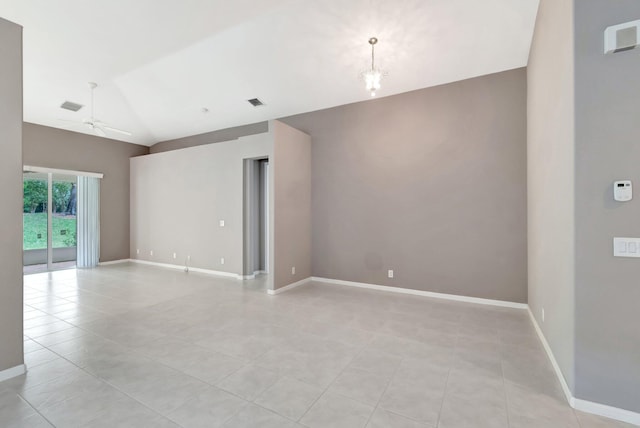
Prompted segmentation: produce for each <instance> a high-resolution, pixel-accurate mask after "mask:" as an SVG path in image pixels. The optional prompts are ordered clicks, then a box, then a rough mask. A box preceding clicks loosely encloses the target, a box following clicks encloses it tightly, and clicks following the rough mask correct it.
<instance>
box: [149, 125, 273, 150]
mask: <svg viewBox="0 0 640 428" xmlns="http://www.w3.org/2000/svg"><path fill="white" fill-rule="evenodd" d="M268 130H269V123H268V122H258V123H252V124H249V125H242V126H235V127H233V128H226V129H220V130H218V131H212V132H206V133H204V134H198V135H192V136H189V137H184V138H178V139H175V140H169V141H162V142H159V143H156V144H154V145H153V146H151V147H150V153H160V152H167V151H170V150H177V149H186V148H187V147H194V146H202V145H204V144H212V143H221V142H225V141H231V140H237V139H238V138H240V137H247V136H249V135H256V134H262V133H265V132H268Z"/></svg>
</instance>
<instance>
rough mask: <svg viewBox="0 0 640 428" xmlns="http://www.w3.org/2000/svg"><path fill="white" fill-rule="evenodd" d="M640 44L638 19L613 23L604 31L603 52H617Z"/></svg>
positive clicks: (639, 21) (639, 23) (639, 22)
mask: <svg viewBox="0 0 640 428" xmlns="http://www.w3.org/2000/svg"><path fill="white" fill-rule="evenodd" d="M639 46H640V20H638V21H631V22H625V23H624V24H618V25H613V26H611V27H608V28H607V29H606V30H605V31H604V53H605V54H609V53H618V52H624V51H628V50H631V49H636V48H638V47H639Z"/></svg>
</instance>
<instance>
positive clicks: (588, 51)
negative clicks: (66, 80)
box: [575, 0, 640, 412]
mask: <svg viewBox="0 0 640 428" xmlns="http://www.w3.org/2000/svg"><path fill="white" fill-rule="evenodd" d="M637 19H640V2H638V1H637V0H616V1H610V0H579V1H575V32H576V33H575V61H576V62H575V67H576V73H575V85H576V103H575V106H576V108H575V117H576V165H577V169H576V373H577V376H576V383H575V395H576V397H577V398H580V399H584V400H589V401H594V402H598V403H603V404H608V405H611V406H615V407H620V408H623V409H627V410H631V411H635V412H640V310H638V307H639V305H640V259H624V258H614V257H613V254H612V253H613V243H612V239H613V237H615V236H622V237H627V236H630V237H640V115H639V112H640V55H639V54H638V51H637V50H633V51H627V52H620V53H617V54H612V55H604V54H603V39H604V37H603V33H604V29H605V28H606V27H608V26H610V25H615V24H620V23H623V22H628V21H633V20H637ZM621 179H629V180H632V181H633V183H634V186H635V195H634V200H633V201H631V202H626V203H620V202H615V201H614V200H613V191H612V187H613V182H614V181H615V180H621Z"/></svg>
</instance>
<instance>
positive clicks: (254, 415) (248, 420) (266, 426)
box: [224, 404, 296, 428]
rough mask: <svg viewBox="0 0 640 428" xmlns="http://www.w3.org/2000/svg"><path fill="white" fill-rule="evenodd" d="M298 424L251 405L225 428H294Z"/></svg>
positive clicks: (228, 422) (225, 425)
mask: <svg viewBox="0 0 640 428" xmlns="http://www.w3.org/2000/svg"><path fill="white" fill-rule="evenodd" d="M295 425H296V424H295V422H293V421H290V420H288V419H286V418H284V417H282V416H279V415H277V414H275V413H273V412H272V411H270V410H267V409H264V408H262V407H260V406H256V405H255V404H249V405H248V406H246V407H245V408H244V409H242V410H241V411H240V412H238V413H237V414H236V415H235V416H234V417H232V418H231V419H230V420H229V421H227V423H226V424H224V427H225V428H257V427H260V428H292V427H294V426H295Z"/></svg>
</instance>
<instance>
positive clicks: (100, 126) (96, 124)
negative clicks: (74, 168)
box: [59, 82, 132, 137]
mask: <svg viewBox="0 0 640 428" xmlns="http://www.w3.org/2000/svg"><path fill="white" fill-rule="evenodd" d="M97 87H98V84H97V83H95V82H89V89H90V90H91V117H89V118H88V119H84V120H83V121H82V122H78V121H75V120H64V119H59V120H61V121H63V122H73V123H75V124H76V125H84V126H85V127H87V128H89V129H91V130H92V131H93V132H94V133H95V134H96V135H98V136H100V137H106V136H107V131H109V132H115V133H116V134H122V135H127V136H131V135H132V134H131V132H129V131H124V130H122V129H118V128H114V127H112V126H109V125H107V124H106V123H104V122H102V121H100V120H98V119H96V118H95V116H94V115H93V92H94V91H95V89H96V88H97Z"/></svg>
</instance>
